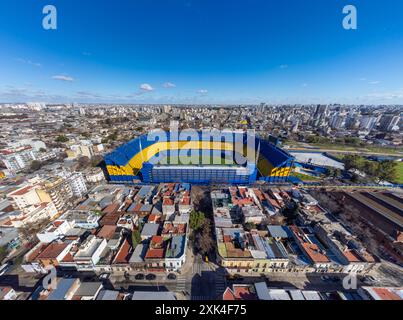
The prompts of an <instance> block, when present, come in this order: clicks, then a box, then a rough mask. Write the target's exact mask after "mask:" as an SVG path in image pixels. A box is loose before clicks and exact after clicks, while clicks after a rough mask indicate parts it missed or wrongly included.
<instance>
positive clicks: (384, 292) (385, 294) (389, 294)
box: [372, 288, 402, 301]
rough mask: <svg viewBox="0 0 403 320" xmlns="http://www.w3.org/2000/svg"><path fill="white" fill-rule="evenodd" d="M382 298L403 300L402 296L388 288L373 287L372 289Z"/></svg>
mask: <svg viewBox="0 0 403 320" xmlns="http://www.w3.org/2000/svg"><path fill="white" fill-rule="evenodd" d="M372 290H373V291H374V292H375V293H376V294H377V295H378V296H379V297H380V298H381V299H382V300H394V301H397V300H402V298H400V296H398V295H397V294H396V293H394V292H393V291H391V290H390V289H387V288H373V289H372Z"/></svg>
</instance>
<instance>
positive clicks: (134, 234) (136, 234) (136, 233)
mask: <svg viewBox="0 0 403 320" xmlns="http://www.w3.org/2000/svg"><path fill="white" fill-rule="evenodd" d="M140 243H141V235H140V231H139V230H138V229H135V230H134V231H133V232H132V245H133V248H135V247H137V245H138V244H140Z"/></svg>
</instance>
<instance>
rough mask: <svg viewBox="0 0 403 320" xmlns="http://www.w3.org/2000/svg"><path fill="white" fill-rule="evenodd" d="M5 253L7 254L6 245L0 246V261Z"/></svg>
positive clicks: (4, 256) (5, 255)
mask: <svg viewBox="0 0 403 320" xmlns="http://www.w3.org/2000/svg"><path fill="white" fill-rule="evenodd" d="M7 255H8V251H7V247H6V246H2V247H0V262H1V261H3V259H5V258H6V257H7Z"/></svg>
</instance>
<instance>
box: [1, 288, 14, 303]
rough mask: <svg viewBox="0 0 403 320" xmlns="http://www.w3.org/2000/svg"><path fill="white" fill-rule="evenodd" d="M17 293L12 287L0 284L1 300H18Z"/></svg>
mask: <svg viewBox="0 0 403 320" xmlns="http://www.w3.org/2000/svg"><path fill="white" fill-rule="evenodd" d="M17 297H18V295H17V293H16V292H15V290H14V289H13V288H11V287H3V286H0V301H1V300H17Z"/></svg>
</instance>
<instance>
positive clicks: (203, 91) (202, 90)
mask: <svg viewBox="0 0 403 320" xmlns="http://www.w3.org/2000/svg"><path fill="white" fill-rule="evenodd" d="M197 93H199V94H207V93H208V90H206V89H200V90H199V91H197Z"/></svg>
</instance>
